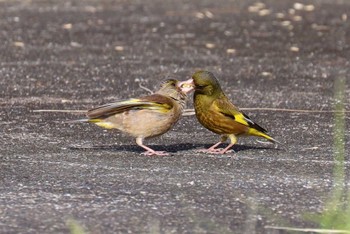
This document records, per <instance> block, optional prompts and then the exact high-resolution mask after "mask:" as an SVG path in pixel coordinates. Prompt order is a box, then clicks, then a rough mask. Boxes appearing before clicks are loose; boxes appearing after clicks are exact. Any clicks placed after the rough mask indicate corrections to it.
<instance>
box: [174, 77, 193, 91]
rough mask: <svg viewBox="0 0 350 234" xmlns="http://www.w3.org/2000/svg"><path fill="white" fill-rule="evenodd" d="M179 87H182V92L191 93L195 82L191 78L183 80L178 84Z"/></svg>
mask: <svg viewBox="0 0 350 234" xmlns="http://www.w3.org/2000/svg"><path fill="white" fill-rule="evenodd" d="M178 87H179V88H180V89H181V91H182V92H184V93H189V92H191V91H192V90H194V83H193V79H192V78H191V79H189V80H185V81H181V82H180V83H179V84H178Z"/></svg>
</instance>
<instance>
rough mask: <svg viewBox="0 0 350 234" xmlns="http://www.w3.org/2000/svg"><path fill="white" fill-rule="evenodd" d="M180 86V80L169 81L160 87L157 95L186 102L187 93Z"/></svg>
mask: <svg viewBox="0 0 350 234" xmlns="http://www.w3.org/2000/svg"><path fill="white" fill-rule="evenodd" d="M179 84H180V82H179V81H178V80H175V79H167V80H165V81H164V82H163V83H162V84H161V85H160V89H159V90H158V91H157V92H156V93H157V94H161V95H165V96H169V97H171V98H173V99H176V100H185V99H186V92H184V90H183V89H182V88H181V87H180V86H179ZM185 91H186V90H185Z"/></svg>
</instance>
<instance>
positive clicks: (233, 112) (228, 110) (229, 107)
mask: <svg viewBox="0 0 350 234" xmlns="http://www.w3.org/2000/svg"><path fill="white" fill-rule="evenodd" d="M212 106H213V107H214V108H215V109H216V111H218V112H220V113H221V114H222V115H224V116H225V117H228V118H231V119H233V120H234V121H236V122H238V123H240V124H243V125H245V126H247V127H250V128H254V129H256V130H258V131H260V132H263V133H266V132H267V130H266V129H264V128H263V127H261V126H260V125H258V124H257V123H255V122H253V121H252V120H251V119H250V118H249V116H248V115H246V114H244V113H243V112H241V111H240V110H239V109H238V108H237V107H236V106H234V105H233V104H232V103H231V102H230V101H229V100H228V98H227V97H223V98H218V99H216V100H215V101H214V102H213V105H212Z"/></svg>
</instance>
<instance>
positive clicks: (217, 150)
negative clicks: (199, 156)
mask: <svg viewBox="0 0 350 234" xmlns="http://www.w3.org/2000/svg"><path fill="white" fill-rule="evenodd" d="M224 150H225V149H224V148H215V149H210V148H209V149H200V150H197V152H200V153H208V154H226V153H232V152H234V151H233V150H227V151H224Z"/></svg>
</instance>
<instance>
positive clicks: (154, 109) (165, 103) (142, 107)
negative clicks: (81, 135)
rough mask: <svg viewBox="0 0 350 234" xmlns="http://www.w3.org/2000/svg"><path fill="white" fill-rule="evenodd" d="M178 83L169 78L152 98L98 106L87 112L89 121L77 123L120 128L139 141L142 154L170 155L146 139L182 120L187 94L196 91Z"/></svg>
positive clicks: (160, 133) (157, 134)
mask: <svg viewBox="0 0 350 234" xmlns="http://www.w3.org/2000/svg"><path fill="white" fill-rule="evenodd" d="M178 84H179V81H178V80H175V79H167V80H165V81H164V82H163V83H162V84H161V85H160V88H159V90H158V91H156V92H155V93H153V94H151V95H147V96H143V97H140V98H130V99H126V100H121V101H117V102H113V103H108V104H105V105H102V106H98V107H96V108H93V109H90V110H88V111H87V112H86V117H87V118H86V119H81V120H77V121H74V122H89V123H94V124H96V125H97V126H100V127H102V128H106V129H118V130H120V131H122V132H124V133H127V134H128V135H130V136H132V137H134V138H135V139H136V144H137V145H139V146H140V147H142V148H143V149H145V150H146V151H145V152H144V153H142V154H144V155H168V153H167V152H164V151H155V150H153V149H151V148H150V147H148V146H146V145H145V144H144V143H143V140H144V139H147V138H152V137H156V136H160V135H162V134H164V133H166V132H167V131H169V130H170V129H171V128H172V127H173V126H174V125H175V123H176V122H177V121H178V120H179V119H180V117H181V115H182V112H183V110H184V107H185V104H186V100H187V92H190V91H191V90H192V89H193V88H191V87H189V86H188V87H187V88H186V87H184V88H180V86H178Z"/></svg>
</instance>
